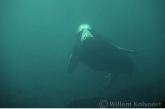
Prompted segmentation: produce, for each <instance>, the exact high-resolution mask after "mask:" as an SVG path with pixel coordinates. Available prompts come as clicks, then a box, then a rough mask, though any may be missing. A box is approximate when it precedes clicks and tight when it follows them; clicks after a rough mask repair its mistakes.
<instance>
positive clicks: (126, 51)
mask: <svg viewBox="0 0 165 109" xmlns="http://www.w3.org/2000/svg"><path fill="white" fill-rule="evenodd" d="M111 44H112V45H113V46H115V47H116V48H117V49H119V50H120V51H123V52H125V53H135V54H138V52H136V51H134V50H129V49H125V48H121V47H119V46H117V45H116V44H114V43H112V42H111Z"/></svg>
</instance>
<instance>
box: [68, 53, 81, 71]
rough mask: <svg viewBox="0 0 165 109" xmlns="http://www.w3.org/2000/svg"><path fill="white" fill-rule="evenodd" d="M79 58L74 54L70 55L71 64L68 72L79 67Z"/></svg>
mask: <svg viewBox="0 0 165 109" xmlns="http://www.w3.org/2000/svg"><path fill="white" fill-rule="evenodd" d="M78 62H79V61H78V59H77V57H76V56H74V55H73V54H72V55H71V56H70V60H69V65H68V69H67V72H68V73H72V72H73V70H74V69H75V68H76V67H77V65H78Z"/></svg>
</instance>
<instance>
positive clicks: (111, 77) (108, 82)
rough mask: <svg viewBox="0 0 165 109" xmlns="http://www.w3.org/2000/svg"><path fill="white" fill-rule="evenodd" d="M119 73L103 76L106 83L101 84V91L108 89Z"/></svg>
mask: <svg viewBox="0 0 165 109" xmlns="http://www.w3.org/2000/svg"><path fill="white" fill-rule="evenodd" d="M118 74H119V73H110V74H108V75H106V76H105V78H106V81H105V82H104V83H103V88H102V89H101V90H102V91H105V90H107V89H109V88H110V86H111V84H112V83H113V82H114V81H115V79H116V78H117V76H118Z"/></svg>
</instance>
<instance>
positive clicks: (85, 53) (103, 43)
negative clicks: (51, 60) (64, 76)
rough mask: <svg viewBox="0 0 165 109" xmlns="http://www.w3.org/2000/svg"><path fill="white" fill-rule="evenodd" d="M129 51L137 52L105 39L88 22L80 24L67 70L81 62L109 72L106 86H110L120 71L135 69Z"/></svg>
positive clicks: (127, 71) (128, 71)
mask: <svg viewBox="0 0 165 109" xmlns="http://www.w3.org/2000/svg"><path fill="white" fill-rule="evenodd" d="M127 53H137V52H135V51H133V50H128V49H124V48H121V47H119V46H117V45H115V44H114V43H112V42H110V41H107V40H105V39H104V38H103V37H101V36H100V35H99V34H97V33H96V32H95V31H94V30H93V29H92V28H91V27H90V26H89V25H87V24H84V25H80V27H79V29H78V33H77V35H76V40H75V43H74V45H73V51H72V54H71V56H70V61H69V66H68V70H67V72H68V73H72V72H73V70H74V69H75V68H76V67H77V65H78V63H79V62H83V63H85V64H86V65H88V66H89V67H91V68H92V69H94V70H97V71H104V72H109V73H110V74H109V75H108V76H107V77H108V79H107V81H106V86H105V87H106V88H108V87H109V86H110V84H111V83H112V82H113V81H114V79H115V78H116V77H117V75H118V74H119V73H132V72H133V71H134V64H133V62H132V60H131V58H130V57H129V56H128V55H127Z"/></svg>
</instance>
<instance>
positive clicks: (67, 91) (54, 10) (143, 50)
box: [0, 0, 165, 107]
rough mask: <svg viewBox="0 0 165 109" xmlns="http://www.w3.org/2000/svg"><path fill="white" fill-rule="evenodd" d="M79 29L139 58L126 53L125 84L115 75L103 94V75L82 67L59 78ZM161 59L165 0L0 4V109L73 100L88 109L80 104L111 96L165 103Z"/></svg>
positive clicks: (17, 0)
mask: <svg viewBox="0 0 165 109" xmlns="http://www.w3.org/2000/svg"><path fill="white" fill-rule="evenodd" d="M83 23H88V24H90V25H91V26H92V27H93V28H94V29H95V30H96V31H97V32H98V33H100V34H102V35H103V36H106V37H108V38H109V39H111V40H112V41H114V42H115V43H116V44H117V45H119V46H121V47H123V48H129V49H133V50H136V51H138V53H139V54H130V57H131V58H132V60H133V61H134V64H135V72H134V74H133V76H132V82H130V81H129V80H130V79H129V78H128V75H127V74H121V75H120V76H119V77H118V78H117V80H116V81H115V83H114V84H113V85H112V87H111V88H110V89H109V90H108V91H105V92H102V91H101V87H102V83H103V82H104V80H105V78H104V76H105V74H106V72H97V71H94V70H92V69H91V68H89V67H88V66H86V65H84V64H83V63H80V64H79V66H78V67H77V68H76V69H75V70H74V72H73V73H72V74H68V73H67V72H66V70H67V65H68V61H69V57H70V54H71V52H72V46H73V43H74V38H75V35H76V31H77V27H78V26H79V25H80V24H83ZM164 56H165V1H164V0H0V107H66V106H68V105H69V104H70V107H74V103H73V101H75V100H82V103H81V104H84V106H80V105H78V104H77V105H78V106H79V107H87V106H85V102H83V100H84V99H85V100H90V99H92V100H94V98H95V97H110V96H113V97H114V98H116V99H115V100H118V101H122V102H126V101H127V100H125V99H126V98H128V97H130V99H129V101H130V102H133V101H137V100H139V102H140V101H145V102H160V101H162V100H164V99H165V80H164V78H165V57H164ZM127 90H128V91H127ZM128 92H129V93H128ZM138 94H139V95H138ZM135 95H138V96H136V97H135ZM138 97H139V98H138ZM118 98H119V99H118ZM100 100H101V98H100ZM72 103H73V104H72ZM71 104H72V105H71ZM98 104H99V102H98ZM98 104H97V103H96V104H95V105H97V106H98ZM88 105H89V104H88ZM97 106H94V107H97ZM68 107H69V106H68ZM89 107H90V106H89Z"/></svg>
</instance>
